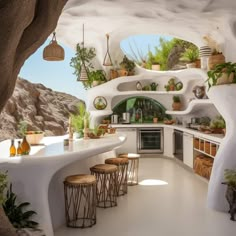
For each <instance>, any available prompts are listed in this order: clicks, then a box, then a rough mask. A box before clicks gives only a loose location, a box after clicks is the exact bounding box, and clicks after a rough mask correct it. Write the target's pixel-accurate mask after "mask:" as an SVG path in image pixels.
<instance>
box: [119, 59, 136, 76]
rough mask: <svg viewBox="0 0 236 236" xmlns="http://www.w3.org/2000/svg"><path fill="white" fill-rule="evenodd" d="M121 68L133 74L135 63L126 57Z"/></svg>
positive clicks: (121, 63)
mask: <svg viewBox="0 0 236 236" xmlns="http://www.w3.org/2000/svg"><path fill="white" fill-rule="evenodd" d="M120 66H121V68H123V69H125V70H127V71H128V72H133V70H134V68H135V63H134V62H133V61H132V60H129V59H128V57H127V56H126V55H124V57H123V60H122V61H121V62H120Z"/></svg>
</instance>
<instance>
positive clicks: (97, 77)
mask: <svg viewBox="0 0 236 236" xmlns="http://www.w3.org/2000/svg"><path fill="white" fill-rule="evenodd" d="M89 80H90V81H91V82H92V86H93V87H95V86H97V85H100V84H103V83H105V82H106V81H107V79H106V74H105V71H104V70H95V71H91V72H89Z"/></svg>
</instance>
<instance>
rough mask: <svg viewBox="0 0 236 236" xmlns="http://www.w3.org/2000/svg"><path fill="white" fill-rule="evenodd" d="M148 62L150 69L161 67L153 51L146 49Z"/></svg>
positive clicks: (157, 69)
mask: <svg viewBox="0 0 236 236" xmlns="http://www.w3.org/2000/svg"><path fill="white" fill-rule="evenodd" d="M148 64H149V66H150V67H151V68H150V69H152V70H156V71H159V70H160V69H161V65H160V62H159V60H158V59H157V58H156V57H155V56H154V55H153V53H152V52H151V51H150V50H149V51H148Z"/></svg>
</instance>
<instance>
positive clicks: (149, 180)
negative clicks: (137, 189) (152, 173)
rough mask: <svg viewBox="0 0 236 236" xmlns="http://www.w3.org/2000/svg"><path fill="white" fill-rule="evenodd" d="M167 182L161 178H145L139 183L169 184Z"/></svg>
mask: <svg viewBox="0 0 236 236" xmlns="http://www.w3.org/2000/svg"><path fill="white" fill-rule="evenodd" d="M167 184H168V183H167V182H165V181H163V180H159V179H144V180H142V181H140V182H139V185H144V186H154V185H167Z"/></svg>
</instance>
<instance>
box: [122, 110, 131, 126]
mask: <svg viewBox="0 0 236 236" xmlns="http://www.w3.org/2000/svg"><path fill="white" fill-rule="evenodd" d="M121 123H122V124H130V113H129V112H123V113H122V121H121Z"/></svg>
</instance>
